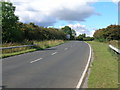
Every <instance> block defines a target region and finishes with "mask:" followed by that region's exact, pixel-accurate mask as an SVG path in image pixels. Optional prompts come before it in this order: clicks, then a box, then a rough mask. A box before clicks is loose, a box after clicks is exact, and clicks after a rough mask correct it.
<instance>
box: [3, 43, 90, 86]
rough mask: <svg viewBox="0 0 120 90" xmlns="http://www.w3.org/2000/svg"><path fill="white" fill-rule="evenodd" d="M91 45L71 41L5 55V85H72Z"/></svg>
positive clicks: (76, 80) (77, 77)
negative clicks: (43, 48)
mask: <svg viewBox="0 0 120 90" xmlns="http://www.w3.org/2000/svg"><path fill="white" fill-rule="evenodd" d="M89 52H90V48H89V46H88V44H86V43H84V42H81V41H70V42H67V43H64V44H61V45H59V46H56V47H52V48H49V49H46V50H40V51H35V52H31V53H26V54H22V55H17V56H12V57H9V58H5V59H3V61H2V66H3V68H2V70H3V74H2V75H3V77H2V78H3V86H4V87H6V88H75V87H76V86H77V84H78V82H79V79H80V78H81V75H82V73H83V71H84V69H85V66H86V64H87V61H88V57H89Z"/></svg>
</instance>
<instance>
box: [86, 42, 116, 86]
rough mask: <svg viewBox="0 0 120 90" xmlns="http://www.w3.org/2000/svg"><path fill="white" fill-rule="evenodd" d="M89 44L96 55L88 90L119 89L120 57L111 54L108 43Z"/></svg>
mask: <svg viewBox="0 0 120 90" xmlns="http://www.w3.org/2000/svg"><path fill="white" fill-rule="evenodd" d="M87 43H89V44H90V45H91V47H92V49H93V53H94V60H93V63H92V66H91V73H90V77H89V80H88V88H118V85H117V84H118V62H117V60H118V57H117V56H116V55H113V54H112V53H111V52H110V50H109V47H108V44H106V43H100V42H95V41H88V42H87Z"/></svg>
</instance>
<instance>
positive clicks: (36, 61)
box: [30, 58, 43, 63]
mask: <svg viewBox="0 0 120 90" xmlns="http://www.w3.org/2000/svg"><path fill="white" fill-rule="evenodd" d="M41 59H43V58H39V59H36V60H34V61H31V62H30V63H34V62H37V61H39V60H41Z"/></svg>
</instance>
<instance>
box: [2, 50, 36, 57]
mask: <svg viewBox="0 0 120 90" xmlns="http://www.w3.org/2000/svg"><path fill="white" fill-rule="evenodd" d="M36 50H37V49H28V50H24V51H19V52H13V53H8V54H2V58H6V57H10V56H14V55H19V54H23V53H27V52H33V51H36Z"/></svg>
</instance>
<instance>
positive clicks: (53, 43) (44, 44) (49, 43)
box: [0, 40, 66, 58]
mask: <svg viewBox="0 0 120 90" xmlns="http://www.w3.org/2000/svg"><path fill="white" fill-rule="evenodd" d="M65 42H66V41H63V40H48V41H40V42H38V41H34V44H36V45H37V46H35V47H32V48H18V49H17V48H15V49H14V50H12V52H11V51H10V50H6V51H4V53H2V55H0V57H2V58H6V57H10V56H14V55H19V54H23V53H27V52H33V51H37V50H43V49H46V48H50V47H53V46H57V45H60V44H63V43H65ZM7 45H8V44H7ZM8 51H9V53H8Z"/></svg>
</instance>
